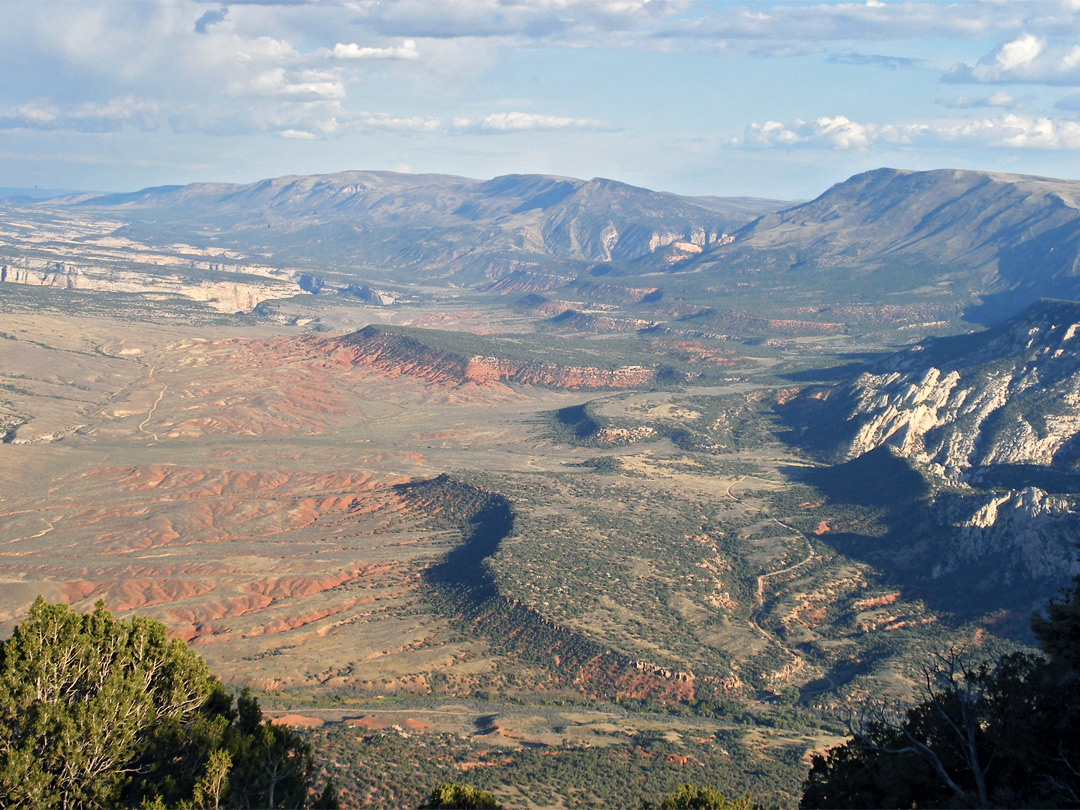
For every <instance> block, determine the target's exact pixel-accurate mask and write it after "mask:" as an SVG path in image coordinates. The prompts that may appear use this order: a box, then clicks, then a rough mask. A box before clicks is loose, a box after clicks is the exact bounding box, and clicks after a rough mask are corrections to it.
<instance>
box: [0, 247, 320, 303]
mask: <svg viewBox="0 0 1080 810" xmlns="http://www.w3.org/2000/svg"><path fill="white" fill-rule="evenodd" d="M230 275H233V276H238V275H240V274H230ZM0 283H11V284H27V285H32V286H39V287H53V288H57V289H66V290H85V291H103V292H123V293H136V294H140V295H146V294H156V295H160V294H163V293H164V294H169V295H178V296H181V297H184V298H188V299H190V300H192V301H199V302H202V303H205V304H207V305H209V306H210V307H212V308H213V309H216V310H218V311H219V312H250V311H251V310H253V309H254V308H255V307H257V306H258V305H259V304H260V303H262V302H263V301H268V300H273V299H275V298H287V297H290V296H293V295H297V294H299V293H300V292H301V290H300V287H299V286H298V285H297V284H296V283H295V282H293V281H290V280H286V279H280V278H268V277H266V276H263V275H259V274H255V273H252V274H245V275H244V277H243V280H232V279H230V280H214V279H207V278H201V279H192V278H190V277H188V276H185V275H182V274H181V273H177V272H169V271H167V272H153V273H150V272H141V271H138V270H126V269H116V268H110V267H101V266H92V265H82V264H76V263H72V262H56V261H46V260H36V259H24V260H21V261H20V262H19V263H18V264H7V265H3V266H0Z"/></svg>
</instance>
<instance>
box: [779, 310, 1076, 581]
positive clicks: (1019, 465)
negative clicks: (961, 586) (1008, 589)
mask: <svg viewBox="0 0 1080 810" xmlns="http://www.w3.org/2000/svg"><path fill="white" fill-rule="evenodd" d="M783 410H785V411H787V412H788V415H789V416H794V415H796V414H797V415H798V418H799V419H801V420H805V425H804V426H803V427H802V428H801V430H802V433H801V437H802V438H805V439H806V440H807V441H808V442H811V443H812V442H813V441H814V436H815V435H816V436H817V437H818V439H819V442H818V449H825V450H826V451H827V452H831V454H832V455H833V458H834V459H835V460H838V461H845V460H847V461H850V460H853V459H862V458H863V457H867V456H868V455H869V454H870V453H873V452H881V451H882V450H883V449H885V448H889V449H891V451H892V452H893V453H895V454H898V455H899V456H901V457H903V458H904V459H906V461H907V462H908V464H909V465H910V466H912V467H914V468H916V469H918V470H921V471H922V472H923V473H924V474H925V475H926V476H927V477H928V479H929V480H930V481H932V482H936V483H937V487H936V494H935V495H934V496H933V498H932V503H933V509H932V512H933V514H932V515H931V518H932V521H931V522H932V523H933V524H934V527H936V528H933V529H932V530H931V531H939V532H940V538H939V540H940V541H941V542H938V543H934V544H932V545H933V552H932V560H933V561H932V563H931V564H930V568H931V569H932V577H934V578H938V577H943V576H946V575H952V574H956V573H957V572H960V571H964V570H966V569H967V568H971V567H972V566H978V565H982V566H983V569H978V570H979V573H978V581H979V582H980V583H985V582H996V583H998V584H1000V585H1002V586H1007V585H1010V584H1012V583H1013V582H1016V581H1022V580H1026V581H1028V582H1031V581H1059V582H1060V580H1061V577H1062V575H1063V574H1064V573H1065V572H1067V571H1072V572H1075V571H1077V570H1080V568H1078V567H1077V564H1076V541H1077V537H1078V536H1080V475H1078V474H1077V473H1078V467H1080V463H1078V462H1080V303H1077V302H1072V301H1041V302H1038V303H1036V304H1034V305H1032V306H1031V307H1029V308H1028V309H1027V310H1025V311H1024V312H1023V313H1021V314H1020V315H1018V316H1016V317H1015V318H1012V319H1010V320H1009V321H1006V322H1005V323H1003V324H1001V325H1000V326H998V327H995V328H994V329H990V330H987V331H985V332H979V333H974V334H969V335H962V336H958V337H953V338H942V339H934V340H928V341H925V342H923V343H921V344H919V345H916V346H913V347H911V348H909V349H907V350H904V351H902V352H899V353H897V354H894V355H891V356H889V357H887V358H885V359H884V360H883V361H881V362H880V363H878V364H876V365H875V366H874V367H873V368H871V369H870V370H868V371H866V372H864V373H862V374H860V375H859V376H858V377H856V378H855V379H854V380H852V381H850V382H849V383H847V384H844V385H840V386H838V387H836V388H834V389H812V390H808V391H804V392H803V393H802V394H801V395H800V396H799V397H798V398H797V399H796V400H794V401H792V402H789V403H788V404H787V405H785V406H784V408H783ZM792 421H794V420H792ZM821 437H826V440H825V441H820V438H821ZM984 569H985V570H984ZM972 570H973V571H974V570H976V569H974V568H972ZM980 587H983V586H982V585H980Z"/></svg>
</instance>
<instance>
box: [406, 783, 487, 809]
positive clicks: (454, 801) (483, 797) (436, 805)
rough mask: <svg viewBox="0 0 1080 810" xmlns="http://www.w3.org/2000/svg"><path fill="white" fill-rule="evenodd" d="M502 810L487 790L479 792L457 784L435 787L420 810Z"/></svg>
mask: <svg viewBox="0 0 1080 810" xmlns="http://www.w3.org/2000/svg"><path fill="white" fill-rule="evenodd" d="M443 808H445V810H452V809H457V810H500V808H502V805H501V804H499V803H498V802H497V801H496V800H495V797H494V796H492V795H491V794H490V793H488V792H487V791H486V790H478V789H477V788H474V787H473V786H472V785H462V784H458V783H457V782H441V783H439V784H438V785H436V786H435V789H434V790H433V791H431V795H430V796H428V798H427V801H425V802H424V803H423V804H421V805H420V808H419V810H441V809H443Z"/></svg>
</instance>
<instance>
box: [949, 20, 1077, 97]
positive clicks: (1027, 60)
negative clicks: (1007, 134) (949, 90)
mask: <svg viewBox="0 0 1080 810" xmlns="http://www.w3.org/2000/svg"><path fill="white" fill-rule="evenodd" d="M945 80H946V81H950V82H969V83H983V84H997V83H1004V82H1025V83H1032V84H1049V85H1080V45H1076V44H1073V43H1068V42H1052V41H1050V40H1048V39H1047V38H1045V37H1040V36H1037V35H1035V34H1032V33H1030V32H1024V33H1022V34H1021V35H1020V36H1018V37H1016V38H1014V39H1011V40H1009V41H1008V42H1005V43H1003V44H1001V45H999V46H998V47H996V48H995V49H994V50H993V51H991V52H990V53H988V54H987V55H986V56H984V57H983V58H982V59H980V60H979V61H978V62H976V63H975V64H974V65H966V64H959V65H956V66H954V67H953V68H952V69H951V70H950V71H949V72H948V73H947V74H946V75H945Z"/></svg>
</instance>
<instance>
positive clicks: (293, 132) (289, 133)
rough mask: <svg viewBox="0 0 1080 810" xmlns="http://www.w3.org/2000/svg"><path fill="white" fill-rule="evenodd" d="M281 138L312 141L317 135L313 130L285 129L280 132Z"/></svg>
mask: <svg viewBox="0 0 1080 810" xmlns="http://www.w3.org/2000/svg"><path fill="white" fill-rule="evenodd" d="M280 135H281V137H282V138H286V139H288V140H294V141H313V140H315V139H316V138H318V137H319V136H318V135H316V134H315V133H314V132H308V131H307V130H306V129H285V130H282V131H281V133H280Z"/></svg>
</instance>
